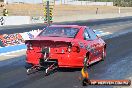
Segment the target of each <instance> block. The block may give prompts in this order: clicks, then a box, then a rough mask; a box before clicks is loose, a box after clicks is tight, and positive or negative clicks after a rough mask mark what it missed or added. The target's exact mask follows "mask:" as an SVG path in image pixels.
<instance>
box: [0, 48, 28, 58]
mask: <svg viewBox="0 0 132 88" xmlns="http://www.w3.org/2000/svg"><path fill="white" fill-rule="evenodd" d="M21 51H26V49H21V50H16V51H11V52H6V53H1V54H0V56H3V55H7V54H12V53H17V52H21Z"/></svg>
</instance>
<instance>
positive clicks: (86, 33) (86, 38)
mask: <svg viewBox="0 0 132 88" xmlns="http://www.w3.org/2000/svg"><path fill="white" fill-rule="evenodd" d="M89 39H90V37H89V34H88V31H87V30H86V29H85V30H84V40H89Z"/></svg>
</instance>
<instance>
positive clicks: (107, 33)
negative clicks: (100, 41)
mask: <svg viewBox="0 0 132 88" xmlns="http://www.w3.org/2000/svg"><path fill="white" fill-rule="evenodd" d="M109 34H112V33H111V32H102V33H101V34H97V35H98V36H105V35H109Z"/></svg>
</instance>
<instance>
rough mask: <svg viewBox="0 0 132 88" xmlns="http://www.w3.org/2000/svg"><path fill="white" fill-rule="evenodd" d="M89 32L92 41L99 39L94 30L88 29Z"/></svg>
mask: <svg viewBox="0 0 132 88" xmlns="http://www.w3.org/2000/svg"><path fill="white" fill-rule="evenodd" d="M87 31H88V34H89V36H90V39H92V40H94V39H97V36H96V34H95V33H94V31H93V30H92V29H89V28H88V29H87Z"/></svg>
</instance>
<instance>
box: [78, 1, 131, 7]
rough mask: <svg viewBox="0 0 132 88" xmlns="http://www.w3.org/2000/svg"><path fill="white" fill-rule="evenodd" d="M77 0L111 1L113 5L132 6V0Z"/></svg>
mask: <svg viewBox="0 0 132 88" xmlns="http://www.w3.org/2000/svg"><path fill="white" fill-rule="evenodd" d="M79 1H93V2H113V3H114V6H121V7H132V0H79Z"/></svg>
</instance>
